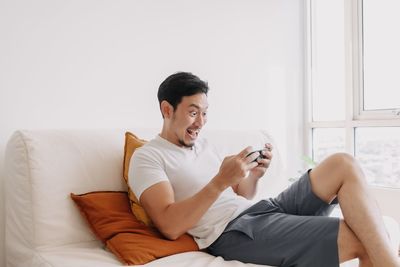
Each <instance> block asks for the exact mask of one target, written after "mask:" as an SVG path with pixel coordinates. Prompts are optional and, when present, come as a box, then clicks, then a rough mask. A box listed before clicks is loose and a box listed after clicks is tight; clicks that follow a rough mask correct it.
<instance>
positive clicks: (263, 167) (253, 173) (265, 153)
mask: <svg viewBox="0 0 400 267" xmlns="http://www.w3.org/2000/svg"><path fill="white" fill-rule="evenodd" d="M272 148H273V147H272V145H271V144H269V143H267V144H265V145H264V149H263V150H262V151H261V153H262V158H259V159H257V163H258V165H257V166H256V167H255V168H253V169H251V170H250V173H249V177H252V178H256V179H259V178H261V177H262V176H263V175H264V174H265V172H266V171H267V169H268V167H269V165H270V164H271V160H272V156H273V155H272Z"/></svg>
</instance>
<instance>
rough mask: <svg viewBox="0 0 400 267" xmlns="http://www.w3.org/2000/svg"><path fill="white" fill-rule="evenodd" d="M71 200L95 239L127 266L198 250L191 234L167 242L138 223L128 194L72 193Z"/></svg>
mask: <svg viewBox="0 0 400 267" xmlns="http://www.w3.org/2000/svg"><path fill="white" fill-rule="evenodd" d="M71 198H72V199H73V200H74V202H75V203H76V204H77V205H78V207H79V209H80V212H81V214H82V215H83V217H85V219H86V220H87V222H88V224H89V226H90V228H91V229H92V231H93V232H94V233H95V235H96V236H97V237H98V238H99V239H100V240H101V241H102V242H103V243H105V244H106V246H107V248H108V249H109V250H110V251H111V252H113V253H114V254H115V255H116V256H117V257H118V259H119V260H120V261H121V262H122V263H124V264H128V265H135V264H145V263H147V262H149V261H152V260H154V259H158V258H161V257H164V256H169V255H173V254H177V253H181V252H187V251H196V250H198V247H197V244H196V243H195V242H194V240H193V238H192V237H191V236H189V235H187V234H185V235H182V236H181V237H180V238H178V239H177V240H173V241H172V240H167V239H165V238H164V237H163V236H162V235H161V234H160V233H159V232H158V231H157V230H156V228H154V227H149V226H147V225H145V224H143V223H142V222H140V221H139V220H137V219H136V217H135V216H134V215H133V214H132V212H131V209H130V203H129V198H128V194H127V193H126V192H115V191H98V192H90V193H86V194H81V195H76V194H73V193H71Z"/></svg>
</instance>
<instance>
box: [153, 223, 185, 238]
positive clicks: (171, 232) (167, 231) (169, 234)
mask: <svg viewBox="0 0 400 267" xmlns="http://www.w3.org/2000/svg"><path fill="white" fill-rule="evenodd" d="M157 228H158V230H159V231H160V232H161V234H162V235H163V236H164V237H165V238H167V239H169V240H171V241H174V240H177V239H178V238H179V237H181V236H182V235H183V234H184V232H182V231H179V230H178V229H175V228H174V227H168V226H161V227H157Z"/></svg>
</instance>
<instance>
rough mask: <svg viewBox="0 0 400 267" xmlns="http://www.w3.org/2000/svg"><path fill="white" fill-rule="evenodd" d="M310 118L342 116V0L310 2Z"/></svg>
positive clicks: (343, 55) (335, 117) (343, 110)
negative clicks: (311, 110)
mask: <svg viewBox="0 0 400 267" xmlns="http://www.w3.org/2000/svg"><path fill="white" fill-rule="evenodd" d="M311 16H312V17H311V24H312V25H311V36H312V46H311V54H312V55H311V58H312V67H311V69H312V75H311V76H312V108H313V114H312V115H313V120H314V121H321V120H323V121H325V120H344V119H345V53H344V1H337V0H313V1H311Z"/></svg>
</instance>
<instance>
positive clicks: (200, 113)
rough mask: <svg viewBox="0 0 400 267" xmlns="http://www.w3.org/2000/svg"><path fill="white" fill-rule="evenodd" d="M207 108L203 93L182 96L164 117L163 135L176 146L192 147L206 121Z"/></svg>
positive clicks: (205, 97)
mask: <svg viewBox="0 0 400 267" xmlns="http://www.w3.org/2000/svg"><path fill="white" fill-rule="evenodd" d="M170 107H171V109H173V108H172V106H170ZM207 109H208V102H207V96H206V95H205V94H203V93H200V94H196V95H192V96H184V97H183V98H182V101H181V103H179V104H178V106H177V107H176V109H175V110H174V111H173V112H172V114H171V115H170V116H169V117H168V118H167V117H166V123H167V127H165V128H164V130H165V131H164V130H163V132H164V136H163V137H164V138H166V139H167V140H168V141H170V142H172V143H174V144H176V145H178V146H184V147H192V146H193V145H194V143H195V141H196V139H197V137H198V135H199V133H200V130H201V128H202V127H203V126H204V125H205V124H206V122H207Z"/></svg>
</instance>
